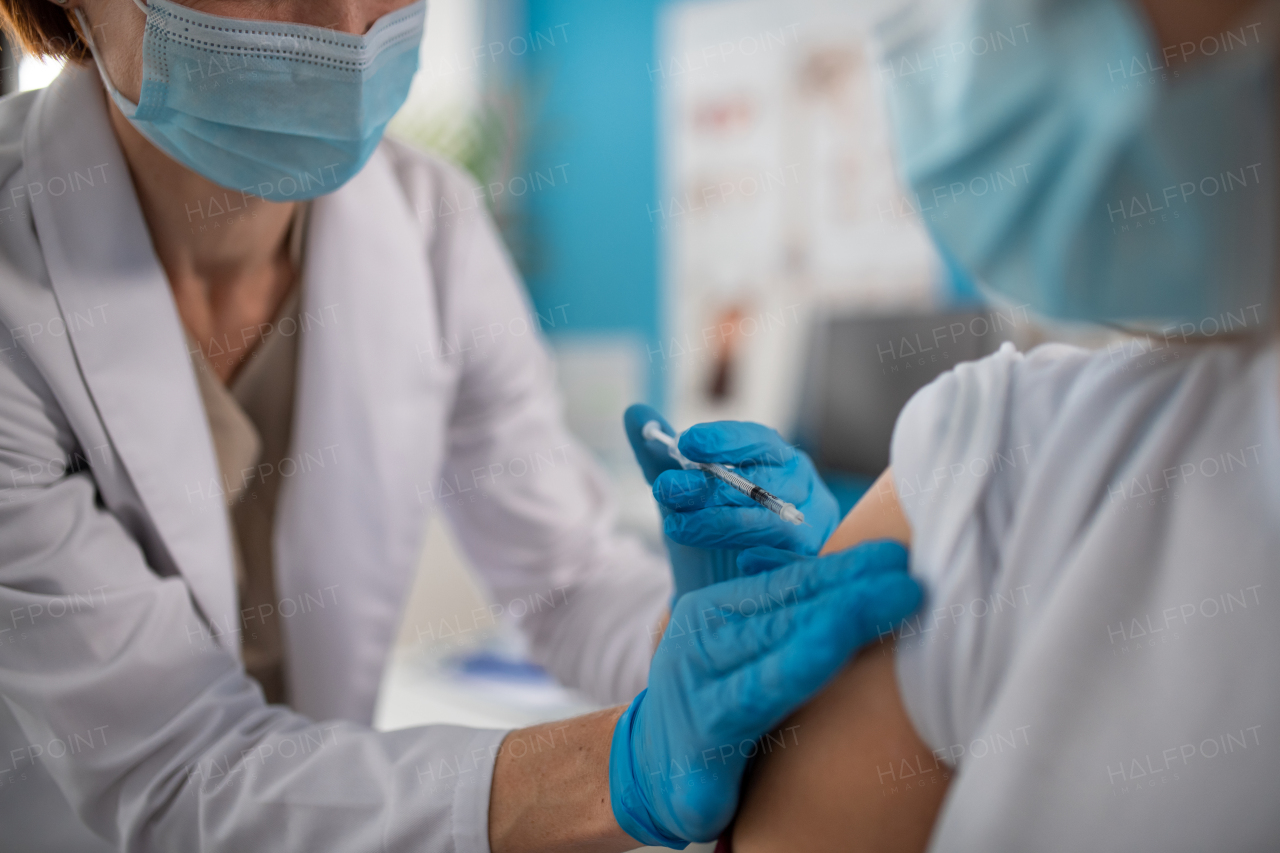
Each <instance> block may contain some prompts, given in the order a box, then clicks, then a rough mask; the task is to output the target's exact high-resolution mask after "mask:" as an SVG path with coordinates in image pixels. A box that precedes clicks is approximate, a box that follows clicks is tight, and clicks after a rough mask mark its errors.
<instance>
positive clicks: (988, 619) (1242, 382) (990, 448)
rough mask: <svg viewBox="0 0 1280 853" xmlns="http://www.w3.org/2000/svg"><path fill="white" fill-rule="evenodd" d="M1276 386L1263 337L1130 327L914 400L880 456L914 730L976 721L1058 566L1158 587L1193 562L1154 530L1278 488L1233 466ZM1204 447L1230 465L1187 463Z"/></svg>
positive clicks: (972, 370)
mask: <svg viewBox="0 0 1280 853" xmlns="http://www.w3.org/2000/svg"><path fill="white" fill-rule="evenodd" d="M1277 387H1280V382H1277V379H1276V369H1275V351H1274V350H1273V349H1265V348H1260V347H1257V346H1249V345H1244V344H1238V345H1189V346H1188V345H1183V346H1159V345H1152V344H1150V343H1147V342H1137V341H1131V342H1126V343H1118V344H1115V345H1113V346H1112V347H1110V348H1104V349H1100V350H1092V351H1086V350H1081V349H1075V348H1065V347H1051V348H1050V347H1042V348H1040V349H1037V350H1034V351H1032V352H1030V353H1027V354H1025V355H1023V354H1020V353H1018V352H1016V351H1014V350H1013V349H1012V348H1011V347H1010V348H1007V349H1004V350H1002V351H1001V352H999V353H996V354H995V355H993V356H990V357H988V358H986V359H983V360H981V361H977V362H973V363H969V364H965V365H962V366H960V367H959V368H957V369H956V370H954V371H951V372H950V373H948V374H945V375H944V376H942V377H940V378H939V379H938V380H937V381H935V382H934V383H933V384H931V385H930V386H928V387H926V388H925V389H923V390H922V391H921V392H919V393H918V394H917V395H916V397H914V398H913V399H912V400H911V402H910V403H909V404H908V405H907V407H906V408H905V409H904V410H903V413H902V415H901V416H900V419H899V422H898V426H897V429H896V430H895V434H894V442H893V450H892V454H891V460H892V462H891V464H892V467H893V471H894V475H895V480H896V486H897V490H898V494H899V497H900V501H901V504H902V508H903V512H904V513H905V515H906V517H907V519H908V521H909V523H910V525H911V527H912V572H913V573H914V574H915V575H916V576H917V577H918V578H919V579H920V580H921V581H922V583H923V584H924V586H925V588H926V590H927V594H928V597H929V602H930V604H929V607H928V608H927V609H926V610H925V611H922V614H921V615H920V616H918V617H916V619H915V621H914V622H913V623H909V624H907V625H906V626H904V629H903V634H904V636H901V637H899V643H898V649H899V680H900V688H901V690H902V693H903V697H904V701H905V704H906V707H907V708H908V709H909V711H910V712H911V713H912V716H913V719H914V722H915V723H916V727H917V730H918V731H920V733H921V734H922V736H923V737H924V739H925V740H926V742H928V743H930V744H931V745H933V746H934V747H935V748H943V747H946V746H948V745H950V744H953V743H956V742H958V739H963V738H965V737H967V736H969V735H971V734H972V732H973V727H974V726H975V725H976V724H977V722H978V721H979V720H980V719H981V716H982V712H983V710H984V709H985V708H987V707H988V705H989V702H990V701H991V697H992V696H993V695H994V693H995V691H996V690H997V689H998V688H999V685H1000V684H1001V682H1002V680H1003V673H1004V672H1005V671H1006V669H1007V667H1008V664H1009V661H1010V659H1011V656H1012V655H1013V654H1014V653H1015V650H1016V649H1017V648H1018V647H1019V645H1020V643H1021V641H1022V640H1023V639H1025V637H1026V635H1027V634H1028V632H1030V631H1031V630H1034V628H1035V626H1037V625H1038V624H1040V623H1041V622H1042V620H1043V617H1044V613H1045V611H1046V610H1047V609H1048V608H1050V607H1052V605H1053V600H1054V597H1055V591H1056V590H1057V589H1058V588H1059V586H1060V584H1061V583H1062V582H1063V580H1064V578H1068V577H1073V578H1075V580H1076V581H1078V580H1079V575H1080V574H1081V573H1089V572H1094V573H1097V572H1103V574H1104V576H1103V577H1101V579H1100V581H1099V582H1101V583H1107V582H1109V583H1111V584H1112V585H1113V586H1114V585H1116V584H1118V583H1119V582H1120V580H1119V579H1120V578H1121V577H1123V578H1124V579H1125V581H1126V582H1134V583H1135V587H1134V588H1135V589H1138V588H1139V587H1138V585H1137V578H1138V577H1139V576H1140V575H1142V573H1143V572H1145V573H1146V575H1145V576H1143V577H1144V579H1143V581H1142V583H1144V584H1149V585H1151V586H1152V587H1159V585H1160V584H1161V583H1162V582H1163V581H1162V580H1161V573H1162V572H1163V573H1166V574H1169V573H1171V572H1174V571H1181V572H1183V573H1184V574H1186V573H1187V572H1189V571H1191V569H1190V568H1186V567H1170V566H1167V565H1165V564H1164V563H1162V562H1160V561H1161V560H1162V559H1164V557H1166V556H1168V555H1169V554H1170V553H1171V552H1172V551H1173V550H1176V549H1172V548H1171V547H1170V545H1169V543H1168V542H1166V541H1165V540H1166V538H1168V537H1169V536H1172V535H1174V534H1176V533H1177V532H1178V531H1180V530H1189V529H1192V528H1194V527H1196V525H1197V524H1199V525H1200V527H1199V528H1198V529H1201V530H1202V532H1203V533H1204V534H1205V536H1208V535H1209V534H1208V532H1207V531H1205V530H1204V518H1206V517H1207V516H1206V515H1205V513H1204V512H1203V511H1201V512H1200V513H1199V514H1197V511H1196V509H1195V508H1198V507H1204V506H1214V507H1217V509H1218V512H1217V515H1215V516H1214V518H1215V519H1219V520H1221V519H1222V518H1223V517H1224V516H1223V513H1222V512H1221V510H1222V508H1223V507H1224V506H1226V505H1227V504H1230V505H1231V507H1232V509H1230V511H1229V513H1228V514H1227V515H1228V516H1230V518H1232V519H1233V520H1234V521H1233V523H1236V524H1237V525H1238V524H1240V523H1242V520H1243V519H1245V518H1246V517H1250V516H1251V515H1253V514H1256V513H1258V512H1260V511H1263V510H1262V509H1260V508H1269V507H1272V506H1273V505H1274V504H1275V502H1274V501H1269V500H1267V499H1266V496H1265V495H1263V494H1261V492H1262V491H1263V490H1265V486H1266V480H1265V478H1260V477H1256V476H1254V477H1251V478H1250V477H1247V476H1246V475H1247V474H1248V473H1250V472H1253V471H1255V470H1262V469H1263V468H1264V467H1265V466H1263V465H1262V464H1261V462H1262V461H1265V459H1266V457H1267V454H1268V453H1269V452H1272V451H1276V452H1278V453H1280V450H1277V445H1278V444H1280V435H1276V434H1275V433H1276V432H1277V431H1276V430H1274V429H1269V428H1268V426H1267V425H1268V424H1271V423H1273V420H1274V412H1273V411H1272V409H1273V408H1274V405H1275V396H1276V389H1277ZM1231 454H1234V455H1233V456H1230V455H1231ZM1229 457H1230V458H1229ZM1200 460H1209V462H1208V463H1206V464H1207V465H1208V469H1207V474H1214V473H1215V472H1216V471H1217V470H1221V469H1222V468H1223V467H1224V466H1226V467H1234V468H1235V469H1236V470H1237V473H1236V475H1235V477H1236V479H1234V480H1232V481H1231V482H1228V478H1226V477H1220V476H1213V477H1210V476H1208V475H1207V474H1206V475H1205V476H1201V475H1200V473H1199V471H1198V469H1197V470H1196V471H1190V470H1189V469H1190V468H1191V467H1194V466H1196V465H1199V464H1200ZM1233 460H1237V461H1233ZM1215 466H1216V467H1215ZM1184 471H1186V472H1188V473H1187V477H1186V480H1187V482H1186V483H1183V482H1182V481H1180V480H1179V479H1178V478H1179V477H1180V476H1181V475H1182V473H1183V472H1184ZM1135 507H1136V508H1135ZM1197 518H1199V519H1200V521H1199V522H1197V521H1196V519H1197ZM1249 523H1251V524H1252V523H1253V522H1249ZM1219 526H1220V527H1221V526H1223V525H1221V524H1220V525H1219ZM1215 535H1216V534H1215ZM1085 545H1087V546H1088V548H1089V549H1092V551H1091V553H1094V552H1096V553H1094V556H1093V557H1092V558H1091V559H1090V560H1084V559H1082V558H1081V556H1080V555H1081V554H1082V553H1084V551H1085V550H1086V549H1085V547H1084V546H1085ZM1121 554H1123V555H1125V556H1124V557H1123V563H1124V568H1125V573H1124V574H1118V573H1117V571H1116V569H1115V567H1114V566H1113V565H1112V562H1113V561H1114V560H1116V559H1119V558H1118V557H1117V555H1121ZM1184 569H1185V570H1184ZM1108 579H1109V580H1108ZM1111 592H1112V593H1113V595H1114V594H1117V592H1118V591H1117V590H1114V589H1113V590H1112V591H1111ZM1143 594H1146V593H1145V592H1141V593H1139V592H1135V593H1133V595H1134V596H1139V597H1140V596H1141V595H1143ZM1135 606H1137V605H1135ZM1103 636H1104V637H1105V632H1104V635H1103Z"/></svg>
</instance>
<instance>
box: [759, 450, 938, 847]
mask: <svg viewBox="0 0 1280 853" xmlns="http://www.w3.org/2000/svg"><path fill="white" fill-rule="evenodd" d="M871 539H897V540H898V541H901V542H903V543H904V544H907V545H910V543H911V529H910V526H909V525H908V524H907V520H906V517H905V516H904V515H903V514H902V509H901V507H900V505H899V503H898V499H897V495H896V494H895V492H894V489H893V480H892V477H891V476H890V472H888V471H886V472H885V473H884V474H883V475H882V476H881V477H880V479H879V480H878V481H877V482H876V485H875V486H873V487H872V489H871V490H870V491H869V492H867V494H866V495H865V496H864V497H863V498H862V500H861V501H859V503H858V505H857V506H856V507H854V508H853V510H852V511H851V512H850V513H849V515H848V516H846V517H845V519H844V521H843V522H841V524H840V526H839V528H837V529H836V532H835V533H834V534H832V536H831V538H830V539H829V540H828V542H827V545H826V547H825V548H824V549H823V553H831V552H833V551H840V550H844V549H846V548H852V547H853V546H854V545H857V544H858V543H860V542H864V541H867V540H871ZM893 660H894V653H893V646H892V644H891V643H885V644H883V645H873V646H872V647H870V648H868V649H866V650H864V651H863V652H862V653H861V654H859V655H858V657H857V658H855V659H854V661H853V662H852V663H850V664H849V665H848V666H847V667H846V668H845V669H844V671H843V672H842V673H841V674H840V675H838V676H837V677H836V678H835V680H834V681H832V683H831V684H829V685H828V686H827V687H826V688H825V689H824V690H823V692H822V693H820V694H818V696H817V697H815V698H814V699H813V700H812V701H811V702H809V703H808V704H807V705H806V706H805V707H803V708H801V709H800V710H799V711H797V712H796V713H795V714H794V715H792V717H791V718H790V719H788V720H787V721H786V722H785V723H784V724H783V727H784V729H786V731H785V732H784V734H785V735H786V736H785V737H784V738H782V741H783V743H784V744H785V746H784V747H783V748H778V747H776V746H775V747H774V748H773V749H772V750H771V751H770V753H769V754H768V755H765V756H762V757H761V759H760V761H759V762H758V763H757V765H756V767H755V769H754V771H753V773H752V776H751V778H750V780H749V781H748V784H747V788H746V791H745V792H744V795H743V800H742V806H741V808H740V810H739V813H738V818H737V824H736V826H735V828H734V836H733V846H734V850H735V853H766V852H767V851H791V850H805V851H809V853H819V851H825V850H841V851H848V850H865V851H910V850H923V849H924V847H925V845H926V844H927V843H928V840H929V835H930V832H931V831H932V829H933V822H934V819H935V818H936V816H937V813H938V809H939V807H940V806H941V804H942V798H943V796H944V795H945V794H946V790H947V785H948V783H949V780H950V777H951V770H950V768H949V767H948V766H947V765H945V764H940V763H938V762H937V761H936V760H935V759H934V757H933V754H932V753H931V751H930V749H929V747H928V746H926V745H925V744H924V742H923V741H921V740H920V736H919V735H918V734H916V731H915V728H914V727H913V726H912V724H911V720H910V719H909V718H908V717H907V712H906V709H905V708H904V707H903V705H902V698H901V697H900V696H899V694H898V684H897V679H896V677H895V674H894V666H893ZM792 727H795V728H792Z"/></svg>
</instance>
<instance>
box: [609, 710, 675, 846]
mask: <svg viewBox="0 0 1280 853" xmlns="http://www.w3.org/2000/svg"><path fill="white" fill-rule="evenodd" d="M648 692H649V691H648V689H647V688H646V689H644V690H641V691H640V695H638V696H636V698H635V699H633V700H631V704H630V705H629V706H627V710H626V711H624V712H623V714H622V716H621V717H620V718H618V723H617V725H616V726H614V728H613V743H612V745H611V747H610V749H609V801H610V803H611V804H612V806H613V817H614V819H615V820H617V821H618V826H620V827H622V831H623V832H625V833H626V834H627V835H630V836H631V837H632V838H634V839H635V840H636V841H639V842H641V843H643V844H647V845H649V846H650V847H671V848H673V849H675V850H683V849H684V848H685V847H688V846H689V842H688V841H685V840H683V839H680V838H675V837H673V836H671V835H668V834H667V833H666V832H664V831H663V830H662V829H661V828H660V827H659V826H658V825H657V822H656V821H655V820H654V818H653V808H652V806H651V804H650V803H649V799H648V797H646V796H645V793H644V787H643V785H641V783H640V780H639V779H638V778H637V777H636V769H637V768H636V766H635V758H634V756H635V750H634V748H633V745H632V740H631V739H632V725H633V724H634V721H635V716H636V711H637V710H639V708H640V703H641V702H643V701H644V697H645V694H647V693H648Z"/></svg>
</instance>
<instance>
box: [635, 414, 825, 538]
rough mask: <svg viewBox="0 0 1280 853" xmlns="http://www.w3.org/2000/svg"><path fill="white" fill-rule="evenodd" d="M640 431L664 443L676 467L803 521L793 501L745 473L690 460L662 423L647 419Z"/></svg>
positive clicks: (784, 517)
mask: <svg viewBox="0 0 1280 853" xmlns="http://www.w3.org/2000/svg"><path fill="white" fill-rule="evenodd" d="M640 434H641V435H643V436H644V437H645V438H647V439H649V440H651V441H660V442H662V443H663V444H665V445H666V446H667V452H668V453H670V454H671V458H672V459H674V460H676V461H677V462H679V463H680V467H681V468H684V469H686V470H697V471H705V472H706V473H708V474H710V475H711V476H712V477H715V478H716V479H717V480H719V481H720V482H722V483H724V484H725V485H727V486H729V487H730V488H733V489H736V490H737V491H739V492H742V494H744V495H746V496H747V497H749V498H751V500H753V501H755V502H756V503H758V504H760V506H762V507H764V508H765V509H767V510H769V511H770V512H774V513H777V514H778V517H779V518H781V519H782V520H783V521H789V522H791V523H792V524H804V513H802V512H801V511H800V510H798V509H796V508H795V505H794V504H789V503H787V502H786V501H784V500H782V499H781V498H779V497H777V496H775V495H771V494H769V493H768V492H767V491H765V490H764V489H762V488H760V487H759V486H757V485H756V484H755V483H753V482H751V481H750V480H748V479H747V478H746V477H744V476H742V475H741V474H738V473H737V472H735V471H730V470H729V469H728V468H725V467H724V466H723V465H717V464H716V463H714V462H694V461H693V460H691V459H689V458H688V457H686V456H685V455H684V454H683V453H681V452H680V448H679V445H678V444H677V443H676V439H675V437H674V436H670V435H667V434H666V433H665V432H663V431H662V424H660V423H658V422H657V421H649V422H648V423H646V424H645V425H644V429H643V430H641V431H640Z"/></svg>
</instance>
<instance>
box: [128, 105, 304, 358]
mask: <svg viewBox="0 0 1280 853" xmlns="http://www.w3.org/2000/svg"><path fill="white" fill-rule="evenodd" d="M107 103H108V109H109V111H110V115H111V124H112V128H113V129H114V130H115V135H116V138H117V139H118V140H119V141H120V147H121V149H122V150H123V151H124V156H125V159H126V160H127V161H128V164H129V171H130V173H131V175H132V177H133V185H134V188H135V189H136V191H137V195H138V203H139V205H140V206H141V208H142V214H143V216H144V217H145V219H146V222H147V228H148V230H149V231H150V232H151V241H152V244H153V246H154V249H155V253H156V256H157V257H158V258H159V260H160V264H161V266H162V267H163V268H164V271H165V274H166V275H167V276H168V279H169V286H170V288H171V289H172V291H173V296H174V301H175V302H176V304H177V308H178V313H179V315H180V316H181V317H182V322H183V324H184V325H185V326H186V328H187V331H188V332H189V333H190V334H191V336H192V337H193V338H195V339H196V340H197V341H199V342H201V344H202V346H201V349H202V351H205V350H208V351H206V352H205V356H206V358H208V360H209V362H210V364H211V365H212V367H213V369H214V372H215V373H217V374H218V376H219V377H220V378H221V379H222V380H223V381H224V382H227V381H229V380H230V379H231V378H232V377H233V376H234V374H235V372H236V369H237V368H238V367H239V366H240V365H241V364H242V363H243V361H244V357H243V356H244V354H246V353H248V352H249V351H250V350H251V349H252V346H253V344H255V343H256V342H257V340H256V339H257V333H256V332H255V330H256V329H257V328H258V327H259V326H261V325H263V324H266V323H269V322H270V321H271V320H272V319H273V318H274V317H275V314H276V312H277V310H278V309H279V307H280V305H281V304H282V303H283V301H284V299H285V297H287V296H288V295H289V291H290V289H291V287H292V285H293V282H294V279H295V278H296V272H297V271H296V270H295V269H294V264H293V261H292V259H291V257H290V253H289V246H288V235H289V229H290V225H291V224H292V221H293V217H294V214H295V211H296V208H297V205H296V203H293V202H270V201H264V200H263V199H260V198H256V197H253V196H246V195H244V194H243V193H241V192H239V191H236V190H227V189H225V188H223V187H220V186H218V185H217V184H214V183H213V182H211V181H209V180H208V179H206V178H204V177H202V176H201V175H198V174H196V173H195V172H193V171H191V170H190V169H188V168H187V167H185V166H183V165H182V164H180V163H178V162H176V161H175V160H173V159H171V158H170V157H169V156H168V155H166V154H164V153H163V152H162V151H160V150H159V149H158V148H156V147H155V146H154V145H152V144H151V142H150V141H148V140H147V139H146V137H144V136H143V135H142V134H141V133H139V132H138V130H137V129H136V128H134V126H133V125H132V124H130V123H129V121H128V119H126V118H125V117H124V115H123V114H122V113H121V112H120V111H119V109H117V108H116V106H115V105H114V104H112V103H111V102H110V99H108V101H107ZM228 335H229V336H230V338H231V339H233V340H236V341H241V340H243V341H244V342H245V343H246V346H244V347H243V348H242V349H241V351H240V352H238V353H227V354H225V355H221V356H214V355H213V352H214V351H217V352H222V348H221V347H216V348H215V347H206V346H205V345H206V344H208V342H210V341H219V340H222V338H223V337H225V336H228ZM245 336H248V337H245Z"/></svg>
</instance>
